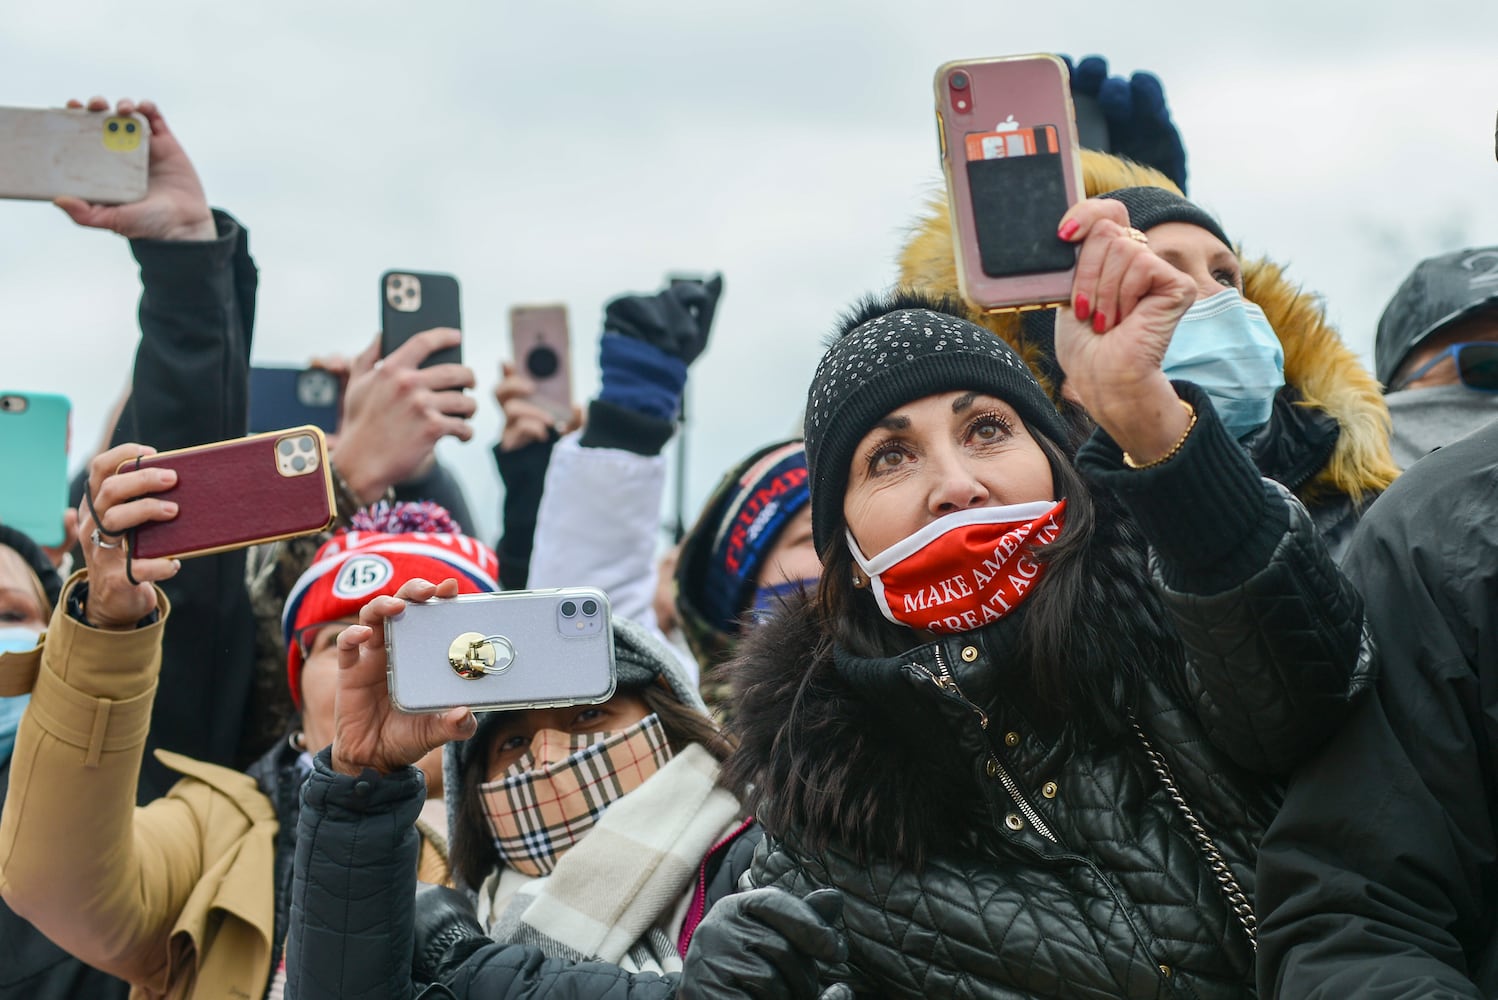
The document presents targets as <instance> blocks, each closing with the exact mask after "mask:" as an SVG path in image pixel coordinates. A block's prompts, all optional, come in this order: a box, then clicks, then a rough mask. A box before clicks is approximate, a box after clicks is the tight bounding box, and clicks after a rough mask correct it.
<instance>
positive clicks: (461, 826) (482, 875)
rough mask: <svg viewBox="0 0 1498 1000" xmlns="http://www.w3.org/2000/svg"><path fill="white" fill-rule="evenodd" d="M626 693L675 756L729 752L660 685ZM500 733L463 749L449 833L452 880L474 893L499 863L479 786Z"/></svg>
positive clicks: (492, 729) (707, 722) (489, 730)
mask: <svg viewBox="0 0 1498 1000" xmlns="http://www.w3.org/2000/svg"><path fill="white" fill-rule="evenodd" d="M624 693H628V694H633V695H636V696H638V697H639V698H640V700H641V701H643V702H644V703H645V707H646V708H648V709H649V710H650V711H651V712H653V713H655V715H657V716H658V717H659V718H660V720H661V728H662V729H664V730H665V731H666V742H668V743H669V744H670V745H671V752H672V753H673V754H676V753H681V752H682V751H683V750H685V749H686V748H687V747H688V746H689V745H690V744H693V743H696V744H698V745H699V746H701V747H702V749H704V750H706V751H707V752H708V753H710V754H712V755H713V758H714V759H715V760H717V761H718V762H719V763H722V762H723V761H724V760H726V759H728V755H729V754H730V753H732V752H733V743H731V742H730V741H729V739H728V737H726V736H724V735H723V733H722V732H720V731H719V729H718V727H717V726H716V725H715V724H714V723H713V720H712V719H710V718H708V717H707V716H705V715H703V714H702V713H701V712H699V711H697V710H696V709H694V708H690V707H688V706H686V705H683V704H682V703H681V701H680V700H679V699H678V698H677V697H676V695H675V694H673V693H672V692H671V691H670V690H668V689H667V688H666V687H665V686H664V685H661V684H647V685H645V686H644V687H642V688H638V689H636V690H633V691H626V692H624ZM499 731H500V727H499V726H494V725H491V726H486V727H484V728H483V729H482V730H481V731H480V732H479V734H478V735H477V736H475V737H474V738H473V739H472V740H471V741H470V742H469V743H468V746H467V747H465V748H464V751H463V774H462V788H461V791H460V794H459V798H458V810H457V816H456V817H455V818H454V827H453V829H452V830H450V831H448V840H449V850H448V860H449V863H450V865H451V867H452V873H453V878H454V880H455V881H456V883H457V884H458V885H467V886H471V887H473V888H475V889H476V888H478V887H479V886H480V885H482V884H483V881H484V879H486V878H488V876H489V873H490V872H492V871H493V870H494V869H495V868H497V867H498V866H499V863H500V861H499V853H498V852H497V851H496V850H495V849H494V839H493V837H492V836H491V835H490V833H489V821H488V819H487V818H486V817H485V816H484V803H483V800H482V799H481V798H480V797H479V786H480V785H482V784H485V783H486V782H487V781H488V780H489V769H488V767H487V766H486V765H485V762H486V761H488V759H489V746H490V744H492V743H493V742H494V737H495V735H496V734H497V733H498V732H499Z"/></svg>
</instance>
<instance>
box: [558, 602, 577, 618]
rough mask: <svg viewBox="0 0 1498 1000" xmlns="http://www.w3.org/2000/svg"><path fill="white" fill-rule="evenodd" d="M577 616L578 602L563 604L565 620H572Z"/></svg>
mask: <svg viewBox="0 0 1498 1000" xmlns="http://www.w3.org/2000/svg"><path fill="white" fill-rule="evenodd" d="M575 614H577V602H576V601H563V602H562V617H563V618H571V617H572V616H573V615H575Z"/></svg>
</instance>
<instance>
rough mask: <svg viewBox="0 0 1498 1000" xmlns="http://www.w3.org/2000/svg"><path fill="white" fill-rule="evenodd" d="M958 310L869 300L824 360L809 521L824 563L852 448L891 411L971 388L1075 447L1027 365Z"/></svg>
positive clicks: (901, 298) (815, 408)
mask: <svg viewBox="0 0 1498 1000" xmlns="http://www.w3.org/2000/svg"><path fill="white" fill-rule="evenodd" d="M960 309H961V307H960V306H956V305H955V304H954V303H952V302H949V301H944V300H934V299H929V298H925V297H922V296H919V295H915V294H911V293H900V294H898V295H896V296H894V297H891V298H888V299H872V300H869V301H867V302H865V303H863V304H862V305H861V306H860V307H859V308H858V309H857V310H855V311H854V312H853V313H852V314H850V315H849V316H848V317H847V318H846V319H845V320H844V322H843V324H842V328H841V329H842V332H841V333H839V334H838V339H837V340H836V341H835V342H834V343H833V344H832V346H831V347H830V348H829V349H828V351H827V353H826V354H824V355H823V356H822V361H821V364H819V365H817V371H816V374H815V375H813V376H812V381H811V391H810V392H809V393H808V395H807V400H806V461H807V465H808V467H809V469H810V473H811V521H812V533H813V536H814V539H815V541H816V546H817V552H818V553H819V554H820V555H821V556H822V557H823V558H824V559H825V558H826V556H827V552H828V550H829V548H830V547H831V546H832V545H833V544H835V543H836V542H837V541H838V540H839V539H840V538H841V537H842V535H841V533H840V530H839V529H840V528H841V527H842V523H843V494H844V493H845V492H846V491H847V488H848V466H849V464H850V463H851V462H852V460H853V450H854V449H855V448H856V447H857V446H858V442H859V441H860V440H862V438H863V436H864V435H865V434H867V433H868V432H869V430H870V428H872V427H873V426H874V425H875V424H876V423H878V422H879V420H881V419H882V418H883V417H885V416H886V415H887V414H888V413H889V412H890V411H891V410H893V409H895V408H896V407H899V406H903V405H905V404H906V403H909V402H911V401H912V400H917V399H922V398H924V397H926V396H930V395H934V394H936V393H939V392H952V391H954V390H961V389H969V390H977V391H979V392H985V393H988V394H990V395H993V396H996V397H998V398H999V399H1002V400H1004V401H1005V402H1006V403H1008V404H1009V405H1010V406H1013V407H1014V409H1015V411H1016V412H1018V413H1019V415H1020V417H1021V419H1023V420H1024V422H1025V426H1026V427H1027V428H1028V429H1029V430H1030V431H1032V432H1036V433H1040V434H1043V435H1045V436H1046V437H1048V438H1050V439H1051V440H1052V441H1054V442H1055V443H1056V444H1058V445H1060V446H1061V447H1062V448H1063V449H1067V450H1069V446H1068V442H1067V434H1066V426H1065V424H1064V423H1063V422H1062V420H1061V416H1060V414H1058V413H1057V412H1056V407H1055V406H1054V405H1053V404H1052V403H1051V401H1050V399H1049V398H1048V397H1047V396H1046V394H1045V391H1044V390H1043V389H1041V388H1040V383H1039V382H1037V381H1035V376H1034V375H1033V374H1031V372H1030V369H1029V367H1028V366H1027V365H1026V364H1025V362H1024V361H1023V360H1022V359H1021V358H1020V356H1019V355H1018V354H1016V353H1015V352H1014V349H1013V348H1011V347H1010V346H1009V345H1008V344H1006V343H1004V341H1002V340H1000V339H999V338H998V337H997V336H995V335H994V334H993V333H991V332H990V331H988V330H985V329H984V328H983V327H981V326H978V325H977V324H976V323H973V322H971V321H970V320H967V319H964V318H963V317H962V315H961V312H960Z"/></svg>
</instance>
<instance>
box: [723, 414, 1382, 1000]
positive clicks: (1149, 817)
mask: <svg viewBox="0 0 1498 1000" xmlns="http://www.w3.org/2000/svg"><path fill="white" fill-rule="evenodd" d="M1178 388H1179V389H1180V391H1181V392H1182V395H1183V397H1188V398H1189V399H1190V400H1191V401H1192V402H1193V403H1194V404H1196V406H1197V410H1198V413H1199V414H1200V415H1201V416H1200V419H1199V420H1198V424H1197V428H1196V430H1194V431H1193V432H1192V434H1191V436H1190V437H1189V438H1188V439H1187V442H1186V446H1185V447H1183V448H1182V450H1181V451H1180V453H1179V454H1178V455H1177V456H1176V458H1174V459H1172V460H1171V461H1170V462H1168V463H1166V464H1164V465H1162V466H1158V467H1156V468H1154V469H1150V470H1145V471H1136V470H1128V471H1125V470H1124V468H1123V466H1122V463H1121V456H1120V455H1119V453H1118V451H1117V448H1116V446H1113V445H1112V443H1111V442H1109V441H1107V439H1106V438H1105V437H1103V436H1101V435H1098V436H1096V437H1095V438H1094V439H1093V441H1092V442H1091V443H1090V444H1089V445H1088V446H1087V448H1085V449H1084V451H1083V453H1082V455H1081V456H1080V457H1079V465H1080V466H1081V467H1083V468H1084V470H1086V471H1087V472H1088V473H1089V475H1090V476H1092V477H1093V478H1094V479H1095V480H1097V481H1099V482H1101V483H1103V484H1105V485H1107V486H1109V487H1111V488H1112V489H1113V490H1114V491H1115V492H1116V493H1117V494H1118V495H1119V496H1120V498H1121V499H1122V500H1123V502H1124V504H1125V506H1127V508H1128V509H1129V510H1130V511H1131V512H1132V514H1133V519H1134V521H1135V522H1137V523H1138V525H1139V527H1140V528H1141V529H1142V530H1143V533H1144V535H1145V537H1147V538H1148V539H1149V540H1150V541H1151V543H1152V549H1153V573H1151V571H1150V569H1149V568H1148V567H1147V566H1146V563H1145V556H1144V553H1143V550H1142V548H1141V547H1140V546H1139V545H1138V543H1137V541H1136V540H1135V538H1134V537H1132V536H1133V528H1132V527H1131V524H1130V521H1129V519H1128V518H1125V517H1121V516H1120V517H1112V518H1110V517H1108V516H1107V515H1106V514H1105V513H1102V512H1101V511H1103V510H1104V509H1105V508H1106V503H1105V502H1103V498H1100V514H1099V520H1098V531H1097V536H1096V538H1095V540H1094V543H1093V548H1092V550H1091V552H1090V553H1089V555H1088V559H1089V564H1088V566H1089V570H1090V572H1089V575H1088V580H1087V582H1086V584H1085V593H1084V596H1083V597H1082V598H1081V600H1080V602H1079V605H1078V606H1077V608H1076V617H1075V627H1076V628H1078V629H1087V630H1089V634H1090V636H1091V637H1092V638H1091V641H1090V644H1091V645H1092V647H1093V652H1092V654H1091V656H1090V657H1088V660H1089V662H1084V663H1077V664H1075V666H1074V669H1075V671H1077V672H1078V673H1084V672H1088V671H1092V672H1093V674H1094V677H1095V680H1096V681H1097V684H1096V689H1097V690H1099V691H1102V692H1105V694H1104V696H1103V698H1106V699H1107V701H1106V703H1104V701H1103V700H1102V699H1099V701H1095V702H1093V703H1092V704H1093V707H1094V709H1096V711H1094V712H1091V713H1089V717H1088V720H1087V722H1086V723H1082V722H1079V717H1077V716H1073V717H1070V718H1067V717H1062V716H1060V715H1059V714H1058V713H1056V712H1054V711H1052V710H1050V709H1048V708H1047V707H1046V706H1047V702H1046V701H1045V700H1044V699H1041V698H1039V697H1037V696H1036V695H1034V694H1032V693H1031V691H1032V690H1033V685H1032V684H1031V682H1030V681H1029V680H1028V678H1027V676H1026V675H1025V674H1024V673H1023V671H1022V669H1021V668H1020V666H1019V665H1018V657H1017V653H1016V647H1015V637H1016V632H1017V631H1018V625H1019V623H1020V620H1021V619H1020V616H1018V615H1016V616H1010V617H1008V618H1005V619H1003V620H1001V621H999V622H996V623H994V624H993V625H991V626H989V627H987V628H986V629H982V630H979V631H977V632H972V633H967V634H964V635H957V636H949V637H944V638H941V639H939V640H938V641H935V642H931V643H928V644H926V645H924V646H920V647H917V648H915V649H912V650H909V651H908V652H906V653H904V654H902V655H899V656H895V657H891V658H888V659H878V658H865V657H858V656H854V655H851V654H849V653H847V652H845V651H842V650H839V649H836V648H834V647H833V646H832V644H831V643H830V642H826V641H823V639H822V637H821V636H820V635H819V634H818V625H817V624H816V620H815V615H814V613H813V612H812V611H811V610H809V609H802V610H800V611H796V612H791V613H788V614H787V616H786V617H784V618H783V619H781V620H779V621H777V622H772V623H771V624H769V625H766V626H764V627H763V629H762V630H761V631H760V632H759V633H758V634H757V635H755V636H753V637H751V638H750V639H749V644H748V646H747V647H746V649H747V651H746V653H745V655H744V657H743V658H742V659H741V660H740V662H739V663H738V664H737V666H736V670H737V671H738V678H737V680H738V689H739V691H740V692H741V700H740V702H739V708H738V715H737V716H736V717H735V726H734V728H735V729H736V730H737V732H738V735H739V737H740V739H741V741H742V742H741V748H740V751H739V753H738V755H737V756H736V757H735V758H733V759H731V760H730V762H729V771H730V772H731V773H732V774H733V776H734V777H735V778H736V779H740V780H742V781H744V782H745V783H746V785H752V786H753V788H754V789H756V790H757V791H758V792H759V793H760V797H759V798H758V799H755V798H753V797H751V798H749V799H748V800H747V801H749V803H750V804H751V806H752V808H753V809H754V811H755V813H756V815H757V816H758V817H759V819H760V820H761V822H763V823H764V824H765V826H766V827H767V829H768V830H769V831H770V833H771V838H770V839H767V841H766V843H765V845H764V846H763V847H762V848H761V850H760V852H759V855H758V856H757V857H756V861H755V865H754V868H753V869H752V871H751V877H752V879H753V881H754V882H755V883H756V884H758V885H773V886H778V887H781V888H784V889H786V890H788V891H791V892H794V893H797V894H798V895H804V894H805V893H807V892H809V891H811V890H812V889H814V888H819V887H824V886H832V887H835V888H838V889H840V890H842V892H843V894H844V910H843V918H842V920H843V925H844V927H845V929H846V932H847V935H848V943H849V950H850V957H849V960H848V962H847V963H846V964H845V965H843V966H840V967H837V968H830V969H827V970H825V971H826V978H827V979H829V980H839V981H845V982H848V983H850V984H851V985H853V987H854V988H855V989H856V990H858V991H859V992H860V993H869V994H873V995H881V996H900V997H934V996H942V997H1006V998H1007V997H1021V996H1026V997H1028V996H1040V997H1067V998H1079V997H1085V998H1103V997H1108V998H1114V997H1129V998H1143V997H1166V996H1184V997H1202V998H1206V997H1243V996H1252V995H1253V992H1254V985H1253V983H1254V973H1253V960H1254V953H1253V950H1252V946H1251V943H1250V938H1249V934H1248V932H1247V930H1246V929H1245V919H1246V920H1247V921H1248V922H1249V923H1250V924H1251V921H1252V916H1251V914H1247V913H1245V914H1244V915H1243V918H1240V916H1239V915H1238V914H1236V913H1235V912H1234V910H1233V909H1232V908H1231V907H1230V906H1229V903H1228V901H1227V898H1226V896H1225V893H1224V890H1223V887H1222V886H1221V885H1220V884H1219V882H1218V879H1217V878H1216V877H1215V875H1214V872H1213V869H1212V866H1211V865H1210V864H1209V863H1208V861H1207V860H1206V858H1205V857H1204V848H1203V845H1202V843H1201V842H1200V841H1199V839H1198V837H1197V836H1195V835H1194V834H1193V830H1192V828H1191V825H1190V823H1189V822H1188V820H1187V819H1186V818H1185V816H1184V815H1183V810H1182V808H1181V803H1180V802H1178V801H1176V799H1175V797H1174V796H1173V795H1172V793H1171V792H1170V790H1169V789H1168V788H1167V786H1166V784H1165V778H1164V775H1162V773H1161V767H1160V766H1159V765H1158V764H1157V763H1156V760H1155V754H1154V753H1152V751H1155V752H1157V753H1158V759H1159V761H1160V763H1161V764H1163V766H1164V769H1165V770H1166V771H1168V773H1169V775H1170V779H1171V781H1172V782H1173V784H1174V785H1175V786H1176V788H1178V790H1179V793H1180V795H1181V796H1182V797H1183V799H1184V802H1185V803H1186V804H1187V805H1188V806H1189V807H1190V809H1191V810H1192V813H1193V815H1194V817H1196V820H1197V821H1198V822H1199V823H1200V824H1202V825H1203V826H1204V827H1205V830H1206V831H1207V832H1208V833H1209V835H1210V837H1211V839H1212V841H1213V842H1214V844H1215V847H1216V848H1217V849H1219V850H1220V852H1221V855H1222V857H1223V858H1224V859H1225V862H1226V865H1227V866H1228V867H1229V868H1230V870H1231V875H1232V877H1233V879H1234V880H1235V881H1236V882H1237V883H1238V885H1240V886H1241V888H1242V890H1243V892H1244V893H1245V894H1246V895H1247V896H1248V897H1250V898H1251V897H1252V895H1253V892H1254V864H1255V860H1256V852H1257V846H1258V841H1259V838H1260V836H1261V835H1262V833H1263V831H1264V829H1265V827H1266V826H1267V825H1268V823H1269V821H1270V819H1271V817H1272V816H1273V814H1274V810H1275V808H1276V805H1277V803H1278V801H1279V792H1278V785H1277V784H1276V781H1275V778H1274V775H1276V774H1278V773H1280V772H1283V771H1285V770H1286V769H1287V768H1289V767H1290V766H1292V765H1293V764H1295V763H1296V762H1298V761H1299V760H1300V759H1302V758H1303V757H1304V756H1305V755H1306V754H1308V753H1309V752H1310V751H1311V750H1312V749H1313V748H1314V747H1316V746H1317V745H1318V744H1319V742H1320V741H1321V740H1322V738H1323V737H1324V736H1326V735H1327V734H1328V733H1329V731H1330V727H1331V726H1332V725H1333V724H1334V723H1335V721H1336V720H1337V719H1338V718H1339V717H1340V716H1342V715H1343V714H1345V712H1346V710H1347V708H1348V706H1349V703H1350V702H1351V701H1352V700H1353V698H1354V697H1355V696H1356V695H1357V694H1358V693H1359V692H1361V691H1362V690H1363V689H1364V688H1366V687H1367V686H1368V684H1369V683H1370V673H1371V648H1370V647H1369V646H1368V645H1367V644H1366V642H1365V639H1364V634H1363V627H1362V605H1361V601H1360V599H1359V598H1358V596H1357V594H1356V592H1355V591H1354V590H1353V589H1352V587H1351V586H1350V585H1349V584H1348V582H1347V581H1346V580H1345V579H1344V578H1343V577H1342V576H1341V575H1340V573H1339V572H1338V571H1337V570H1336V568H1335V567H1334V566H1333V564H1332V562H1331V560H1330V558H1329V556H1328V555H1327V553H1326V550H1325V548H1324V546H1323V544H1322V542H1321V541H1320V539H1319V537H1318V533H1317V531H1316V529H1315V527H1314V526H1313V523H1312V520H1311V518H1310V517H1309V516H1308V515H1307V514H1306V512H1305V510H1304V508H1302V507H1301V505H1300V504H1299V502H1297V501H1296V500H1294V498H1293V497H1291V496H1290V495H1289V494H1288V493H1287V492H1285V490H1284V489H1283V488H1282V487H1279V486H1277V485H1275V484H1272V483H1270V482H1267V481H1263V480H1260V479H1259V477H1258V475H1257V473H1256V472H1255V471H1254V470H1253V468H1252V466H1250V465H1249V463H1248V460H1247V457H1246V455H1245V453H1244V452H1243V450H1242V449H1241V448H1239V447H1238V446H1237V445H1236V443H1234V442H1232V440H1231V439H1230V438H1229V437H1228V436H1227V434H1226V432H1225V431H1224V430H1223V429H1222V427H1221V425H1220V424H1219V423H1218V422H1217V421H1216V419H1215V416H1214V415H1212V414H1211V413H1210V404H1208V403H1206V402H1205V401H1204V400H1203V399H1202V397H1201V396H1200V394H1199V393H1197V392H1195V391H1194V387H1190V386H1178ZM1044 585H1045V584H1044V583H1042V584H1041V586H1044ZM1020 615H1023V611H1021V612H1020ZM787 651H794V652H791V653H788V652H787ZM788 656H789V657H790V659H789V661H788ZM1113 682H1117V683H1114V684H1113V687H1112V688H1111V689H1110V687H1109V684H1110V683H1113ZM1110 690H1111V691H1112V692H1113V694H1112V695H1111V696H1109V695H1107V694H1106V692H1108V691H1110ZM1135 723H1137V725H1138V727H1139V729H1138V731H1136V730H1135V728H1134V727H1135ZM792 727H793V728H792ZM1146 741H1148V747H1147V746H1146ZM826 789H841V790H842V794H841V795H829V794H826V792H825V790H826ZM746 794H748V793H747V792H746Z"/></svg>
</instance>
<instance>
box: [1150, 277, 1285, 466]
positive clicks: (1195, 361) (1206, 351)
mask: <svg viewBox="0 0 1498 1000" xmlns="http://www.w3.org/2000/svg"><path fill="white" fill-rule="evenodd" d="M1161 367H1162V368H1164V369H1165V374H1166V375H1168V376H1169V377H1170V378H1173V379H1181V380H1182V381H1186V382H1194V383H1195V384H1196V385H1198V386H1200V387H1201V389H1202V391H1203V392H1205V393H1206V394H1207V396H1208V397H1209V398H1210V399H1211V400H1212V406H1213V408H1214V409H1216V410H1217V415H1218V417H1220V418H1221V419H1222V423H1223V426H1225V427H1226V428H1227V429H1228V433H1229V434H1231V435H1233V437H1235V438H1238V439H1239V440H1242V439H1243V438H1245V437H1247V436H1248V435H1250V434H1252V433H1253V432H1254V431H1256V430H1258V429H1259V428H1260V427H1263V426H1264V425H1265V424H1266V423H1268V422H1269V414H1270V411H1272V410H1273V409H1274V396H1275V393H1277V392H1279V391H1280V389H1282V388H1283V387H1284V385H1285V349H1284V348H1283V347H1281V346H1280V339H1279V338H1278V337H1276V336H1275V335H1274V327H1272V326H1270V325H1269V320H1267V319H1265V318H1264V311H1263V310H1262V309H1260V308H1259V307H1258V306H1256V305H1254V304H1253V303H1252V302H1249V301H1248V300H1247V299H1245V298H1243V296H1241V295H1239V294H1238V291H1237V289H1233V288H1225V289H1223V290H1222V291H1221V292H1219V293H1218V294H1216V295H1214V296H1212V297H1211V298H1210V299H1203V300H1202V301H1200V302H1197V303H1196V304H1194V305H1193V306H1192V307H1191V308H1190V309H1187V310H1186V314H1185V315H1184V316H1182V317H1181V321H1180V322H1179V323H1177V324H1176V331H1175V335H1174V336H1172V337H1171V338H1170V347H1168V348H1166V350H1165V360H1164V363H1163V364H1162V365H1161Z"/></svg>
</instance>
